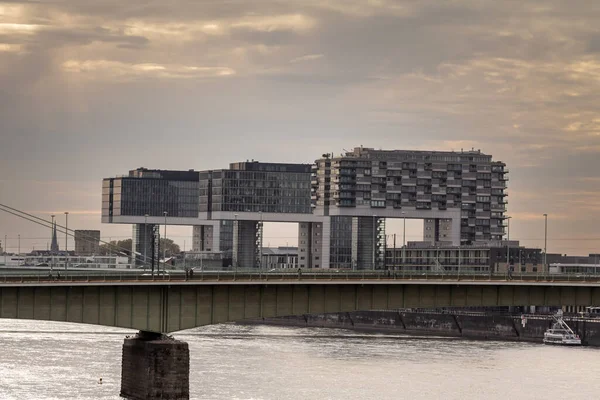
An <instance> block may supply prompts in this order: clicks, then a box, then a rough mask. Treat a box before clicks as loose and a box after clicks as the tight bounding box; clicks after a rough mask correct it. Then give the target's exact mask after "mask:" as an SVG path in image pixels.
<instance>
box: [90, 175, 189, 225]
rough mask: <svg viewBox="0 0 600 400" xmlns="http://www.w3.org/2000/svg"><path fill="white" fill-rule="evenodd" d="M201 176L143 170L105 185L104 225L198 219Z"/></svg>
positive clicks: (111, 179) (106, 181) (103, 189)
mask: <svg viewBox="0 0 600 400" xmlns="http://www.w3.org/2000/svg"><path fill="white" fill-rule="evenodd" d="M199 194H200V188H199V173H198V172H195V171H164V170H148V169H145V168H140V169H137V170H133V171H130V172H129V175H128V176H126V177H118V178H107V179H104V180H103V182H102V222H108V223H110V222H113V221H112V218H113V217H116V216H144V215H146V214H148V215H149V216H153V217H157V216H163V215H164V212H165V211H166V212H167V213H168V216H169V217H191V218H197V217H198V199H199Z"/></svg>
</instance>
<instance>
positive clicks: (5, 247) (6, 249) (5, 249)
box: [4, 235, 8, 265]
mask: <svg viewBox="0 0 600 400" xmlns="http://www.w3.org/2000/svg"><path fill="white" fill-rule="evenodd" d="M6 238H7V236H6V235H4V265H6V253H7V252H8V244H7V243H6Z"/></svg>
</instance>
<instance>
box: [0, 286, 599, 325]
mask: <svg viewBox="0 0 600 400" xmlns="http://www.w3.org/2000/svg"><path fill="white" fill-rule="evenodd" d="M88 280H89V278H88ZM88 280H86V281H80V280H73V281H59V282H42V281H41V282H35V281H32V280H24V281H22V282H19V281H16V282H15V281H11V282H4V283H2V282H1V281H0V318H15V319H31V320H47V321H62V322H75V323H85V324H95V325H105V326H114V327H121V328H130V329H135V330H144V331H153V332H161V333H170V332H175V331H179V330H183V329H189V328H194V327H198V326H204V325H210V324H218V323H224V322H231V321H241V320H244V319H257V318H263V317H278V316H289V315H303V314H317V313H333V312H349V311H359V310H393V309H397V308H432V307H470V306H522V305H538V306H542V305H546V306H563V305H575V306H598V305H600V282H598V281H592V282H585V281H558V282H557V281H504V280H476V279H473V280H458V279H453V280H452V279H436V280H432V279H410V280H408V279H385V278H381V277H380V278H377V279H349V278H344V277H337V278H336V277H329V278H328V279H324V278H319V279H297V278H296V279H289V278H288V279H285V278H282V279H277V280H264V279H263V280H262V281H257V279H243V278H242V279H235V280H234V279H222V278H219V280H216V279H208V280H201V281H196V280H195V281H185V280H175V281H149V282H147V281H131V280H130V281H120V280H119V281H116V280H115V281H94V280H89V281H88Z"/></svg>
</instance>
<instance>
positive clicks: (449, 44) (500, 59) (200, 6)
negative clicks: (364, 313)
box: [0, 0, 600, 254]
mask: <svg viewBox="0 0 600 400" xmlns="http://www.w3.org/2000/svg"><path fill="white" fill-rule="evenodd" d="M598 21H600V2H596V1H591V0H586V1H577V0H572V1H569V2H566V1H554V0H543V1H486V0H450V1H444V2H440V1H433V0H421V1H391V0H379V1H376V0H373V1H368V0H356V1H354V0H305V1H291V0H281V1H269V0H257V1H252V2H250V1H237V0H214V1H213V0H203V1H174V2H165V1H140V0H129V1H97V0H55V1H44V0H39V1H31V2H28V1H15V2H11V1H9V2H2V1H1V0H0V121H1V124H0V129H1V139H0V173H1V175H0V180H1V185H0V203H3V204H8V205H10V206H12V207H15V208H19V209H23V210H27V211H29V212H32V213H34V214H36V215H38V216H40V217H43V218H48V219H49V216H50V214H52V213H56V214H61V216H60V219H59V221H64V215H62V213H63V212H64V211H69V212H70V216H69V227H70V228H78V229H101V230H102V236H103V238H106V239H108V237H109V236H110V237H113V238H115V237H118V238H125V237H127V236H129V237H130V236H131V227H130V226H110V225H103V224H101V223H100V203H101V200H100V198H101V196H100V195H101V193H100V192H101V179H102V178H104V177H110V176H115V175H120V174H125V173H127V171H128V170H130V169H134V168H137V167H142V166H144V167H149V168H160V169H191V168H193V169H196V170H202V169H216V168H223V167H227V165H228V164H229V163H230V162H234V161H240V160H246V159H255V160H260V161H271V162H302V163H310V162H312V161H314V160H315V159H316V158H319V157H320V156H321V154H323V153H326V152H333V153H336V154H339V153H341V152H342V151H343V150H344V149H347V150H349V149H351V148H353V147H355V146H360V145H363V146H365V147H375V148H384V149H422V150H425V149H427V150H460V149H461V148H465V149H471V148H475V149H481V150H482V152H485V153H490V154H492V155H493V156H494V159H496V160H501V161H504V162H506V163H507V165H508V168H509V170H510V175H509V178H510V182H509V189H508V191H509V197H508V200H509V204H508V210H509V212H508V214H509V215H511V216H512V217H513V218H512V220H511V239H519V240H521V241H522V243H523V244H525V245H529V246H538V247H543V239H544V220H543V217H542V214H543V213H548V214H549V217H548V221H549V225H548V235H549V240H548V251H549V252H562V253H569V254H588V253H591V252H594V251H599V252H600V203H599V202H598V197H599V195H600V174H599V171H600V157H599V156H600V28H599V27H600V23H599V22H598ZM419 225H420V222H419V223H417V222H416V221H413V222H412V223H409V232H408V238H409V239H410V240H416V239H418V238H419V236H420V232H421V228H419ZM398 226H399V225H398V224H396V225H395V227H396V228H395V229H396V230H394V231H390V233H394V232H396V233H401V232H400V231H398V230H397V229H398ZM171 232H172V234H173V235H174V236H175V240H176V241H177V242H179V244H180V245H183V240H186V242H187V246H188V248H189V246H190V242H191V228H173V229H172V230H171ZM19 234H20V235H21V237H22V241H21V247H22V249H31V248H32V247H33V246H35V247H36V248H44V249H45V248H46V244H47V242H49V240H50V236H49V235H50V233H49V230H47V229H44V228H41V227H38V226H36V225H33V224H31V223H30V222H27V221H23V220H20V219H18V218H16V217H13V216H11V215H7V214H5V213H0V239H1V240H2V241H4V235H8V236H9V250H10V251H16V237H17V235H19ZM295 235H296V232H295V229H294V228H292V227H290V226H287V227H274V226H272V227H271V228H270V229H269V230H268V231H267V234H266V236H268V237H267V238H265V244H267V243H270V244H271V245H285V244H286V243H285V242H286V241H287V242H289V241H293V240H294V239H293V237H294V236H295ZM278 237H279V239H278ZM63 242H64V239H62V241H61V248H62V247H63ZM71 243H72V242H71ZM70 246H72V244H71V245H70Z"/></svg>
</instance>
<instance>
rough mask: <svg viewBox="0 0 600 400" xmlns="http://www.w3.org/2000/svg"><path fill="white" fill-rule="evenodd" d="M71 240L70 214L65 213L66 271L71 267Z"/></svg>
mask: <svg viewBox="0 0 600 400" xmlns="http://www.w3.org/2000/svg"><path fill="white" fill-rule="evenodd" d="M68 238H69V212H68V211H65V270H66V269H67V267H68V265H69V251H68V248H67V239H68Z"/></svg>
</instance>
